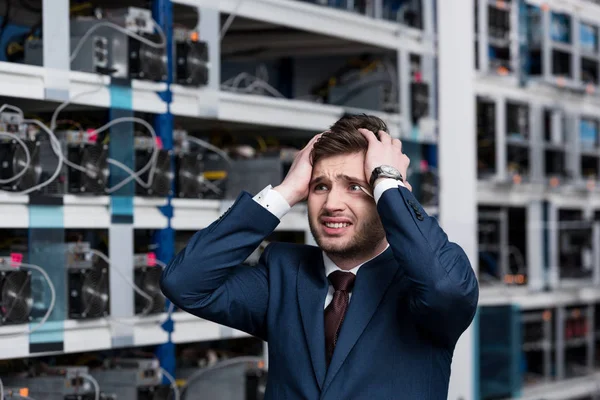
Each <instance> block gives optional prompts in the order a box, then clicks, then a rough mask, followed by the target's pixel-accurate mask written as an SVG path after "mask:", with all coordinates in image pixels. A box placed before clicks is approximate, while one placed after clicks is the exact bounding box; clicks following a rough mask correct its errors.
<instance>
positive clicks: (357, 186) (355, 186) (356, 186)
mask: <svg viewBox="0 0 600 400" xmlns="http://www.w3.org/2000/svg"><path fill="white" fill-rule="evenodd" d="M350 190H352V191H355V192H356V191H361V190H362V188H361V187H360V185H350Z"/></svg>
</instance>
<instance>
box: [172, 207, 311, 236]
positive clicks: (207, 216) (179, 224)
mask: <svg viewBox="0 0 600 400" xmlns="http://www.w3.org/2000/svg"><path fill="white" fill-rule="evenodd" d="M232 203H233V201H232V200H222V201H221V200H203V199H198V200H195V199H173V200H172V201H171V204H172V205H173V219H172V220H171V227H172V228H173V229H175V230H182V231H184V230H192V231H196V230H199V229H202V228H206V227H207V226H208V225H210V224H211V223H213V222H214V221H215V220H217V218H219V216H220V215H221V214H222V213H223V212H225V210H227V208H228V207H229V206H231V204H232ZM276 230H285V231H308V230H309V226H308V220H307V210H306V205H304V204H298V205H296V206H294V208H292V210H291V211H290V212H289V213H287V214H286V215H285V216H284V217H283V218H282V220H281V223H280V224H279V225H278V226H277V228H276Z"/></svg>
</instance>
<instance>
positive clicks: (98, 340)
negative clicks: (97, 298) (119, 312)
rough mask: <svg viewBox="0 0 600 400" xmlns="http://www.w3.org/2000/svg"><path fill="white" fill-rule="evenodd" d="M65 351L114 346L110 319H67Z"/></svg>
mask: <svg viewBox="0 0 600 400" xmlns="http://www.w3.org/2000/svg"><path fill="white" fill-rule="evenodd" d="M63 340H64V352H65V353H78V352H85V351H98V350H106V349H110V348H111V347H112V339H111V328H110V323H109V321H108V319H104V318H99V319H90V320H82V321H79V320H67V321H65V322H64V333H63Z"/></svg>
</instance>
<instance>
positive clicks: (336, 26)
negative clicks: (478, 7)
mask: <svg viewBox="0 0 600 400" xmlns="http://www.w3.org/2000/svg"><path fill="white" fill-rule="evenodd" d="M175 2H176V3H180V4H187V5H190V6H194V7H207V8H217V7H218V9H219V11H221V12H222V13H232V12H234V13H235V14H236V15H239V16H241V17H245V18H249V19H254V20H257V21H263V22H268V23H272V24H277V25H283V26H286V27H289V28H295V29H299V30H302V31H306V32H313V33H317V34H320V35H326V36H331V37H337V38H341V39H345V40H350V41H356V42H359V43H365V44H369V45H373V46H377V47H383V48H390V49H407V50H409V51H411V52H415V53H419V54H432V53H433V51H434V49H433V46H432V44H431V43H428V41H425V40H423V38H422V33H421V32H420V31H418V30H416V29H412V28H408V27H405V26H402V25H400V24H398V23H394V22H391V21H386V20H376V19H374V18H370V17H367V16H364V15H359V14H355V13H351V12H348V11H344V10H339V9H335V8H332V7H323V6H319V5H315V4H310V3H305V2H301V1H297V0H246V1H242V2H240V1H239V0H219V1H214V0H175Z"/></svg>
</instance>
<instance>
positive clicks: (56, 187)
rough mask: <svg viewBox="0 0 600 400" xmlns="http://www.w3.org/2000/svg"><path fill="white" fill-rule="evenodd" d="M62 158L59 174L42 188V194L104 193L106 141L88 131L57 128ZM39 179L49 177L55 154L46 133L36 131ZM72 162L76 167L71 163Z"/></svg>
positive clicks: (55, 164)
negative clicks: (64, 162)
mask: <svg viewBox="0 0 600 400" xmlns="http://www.w3.org/2000/svg"><path fill="white" fill-rule="evenodd" d="M55 134H56V137H57V138H58V140H59V141H60V143H61V151H62V153H63V156H64V158H65V160H66V161H67V162H68V163H69V164H71V165H65V164H63V166H62V169H61V171H60V174H59V175H58V176H57V177H56V179H54V180H53V181H52V182H50V183H49V184H48V185H47V186H45V187H43V188H42V189H41V193H43V194H45V195H63V194H66V193H69V194H79V195H85V194H87V195H102V194H105V193H106V188H107V184H108V178H109V169H108V153H109V149H108V145H107V144H104V143H99V142H98V141H97V137H96V134H95V133H93V132H91V131H78V130H68V131H56V132H55ZM39 142H40V144H41V148H40V165H41V180H42V181H46V180H48V179H50V178H51V177H52V175H53V174H54V173H55V171H56V168H57V166H58V158H57V157H56V154H54V151H53V150H52V145H51V142H50V141H49V140H48V138H47V136H46V135H43V134H42V135H39ZM73 165H75V166H77V167H78V168H75V167H73Z"/></svg>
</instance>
